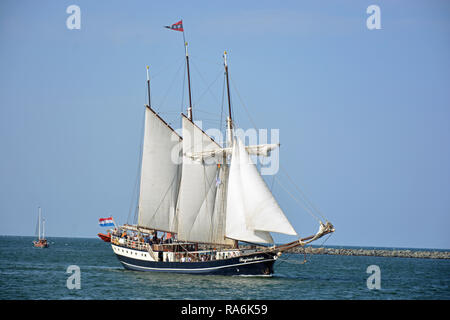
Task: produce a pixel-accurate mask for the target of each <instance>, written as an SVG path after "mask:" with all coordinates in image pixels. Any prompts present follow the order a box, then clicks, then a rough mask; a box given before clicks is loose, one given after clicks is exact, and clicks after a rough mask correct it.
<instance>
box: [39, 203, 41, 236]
mask: <svg viewBox="0 0 450 320" xmlns="http://www.w3.org/2000/svg"><path fill="white" fill-rule="evenodd" d="M38 239H39V240H41V207H39V216H38Z"/></svg>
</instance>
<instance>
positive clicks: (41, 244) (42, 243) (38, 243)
mask: <svg viewBox="0 0 450 320" xmlns="http://www.w3.org/2000/svg"><path fill="white" fill-rule="evenodd" d="M41 227H42V235H41ZM37 229H38V239H37V240H35V241H33V246H34V247H36V248H48V241H47V239H46V238H45V219H43V218H42V210H41V207H39V213H38V228H37Z"/></svg>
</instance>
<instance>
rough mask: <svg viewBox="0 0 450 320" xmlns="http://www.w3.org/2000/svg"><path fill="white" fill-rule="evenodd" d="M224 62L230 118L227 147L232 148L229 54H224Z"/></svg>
mask: <svg viewBox="0 0 450 320" xmlns="http://www.w3.org/2000/svg"><path fill="white" fill-rule="evenodd" d="M223 60H224V66H225V76H226V80H227V94H228V118H227V146H228V147H231V146H232V144H233V124H232V120H231V97H230V82H229V78H228V63H227V52H226V51H224V53H223Z"/></svg>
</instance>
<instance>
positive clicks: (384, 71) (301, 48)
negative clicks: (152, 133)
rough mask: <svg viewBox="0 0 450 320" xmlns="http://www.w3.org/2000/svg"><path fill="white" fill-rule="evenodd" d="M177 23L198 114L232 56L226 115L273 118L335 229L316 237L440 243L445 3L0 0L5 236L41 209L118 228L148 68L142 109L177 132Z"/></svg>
mask: <svg viewBox="0 0 450 320" xmlns="http://www.w3.org/2000/svg"><path fill="white" fill-rule="evenodd" d="M71 4H76V5H78V6H80V8H81V29H80V30H69V29H67V27H66V19H67V17H68V16H69V14H67V13H66V8H67V7H68V6H69V5H71ZM372 4H376V5H378V6H379V7H380V9H381V27H382V29H380V30H368V28H367V27H366V19H367V18H368V17H369V14H367V13H366V9H367V7H368V6H369V5H372ZM181 18H182V19H183V21H184V25H185V29H186V37H187V41H188V42H189V52H190V55H191V60H192V65H191V71H192V87H193V98H194V108H195V109H194V112H195V113H194V117H196V118H197V119H199V118H200V119H204V124H205V125H206V126H214V125H215V126H217V125H218V121H217V114H220V111H221V103H222V88H223V87H222V85H223V74H222V72H223V71H222V53H223V51H224V50H228V51H229V64H230V76H231V78H232V83H233V85H232V87H231V89H232V101H233V108H234V113H235V118H236V119H237V121H238V124H239V125H240V127H242V128H249V127H252V126H253V125H252V121H253V122H254V123H255V124H256V125H257V126H258V127H259V128H268V129H271V128H275V129H279V130H280V141H281V150H280V163H281V166H282V167H283V168H284V170H285V171H287V172H289V174H290V176H291V177H292V178H293V179H294V180H295V181H296V183H297V184H298V185H299V186H300V187H301V188H302V190H303V191H304V192H305V193H306V194H307V195H308V198H309V199H310V200H311V201H312V202H313V203H314V204H315V205H316V207H318V208H319V209H320V211H321V212H322V213H323V215H324V216H326V217H327V218H328V219H329V220H330V221H331V222H333V223H334V225H335V227H336V233H335V234H334V235H333V236H332V237H331V238H330V239H329V240H328V241H327V242H326V244H329V245H355V246H387V247H420V248H450V233H449V232H448V227H449V226H450V150H449V149H450V147H449V146H450V125H449V123H450V90H449V88H450V85H449V84H450V59H449V57H450V2H448V1H342V0H339V1H320V2H319V1H226V2H223V1H214V2H213V1H127V2H124V1H75V0H74V1H8V0H3V1H1V2H0V70H1V72H0V152H1V156H0V217H1V220H0V221H1V223H0V234H8V235H33V234H34V232H35V223H36V217H37V207H38V205H40V206H42V208H43V213H44V215H45V217H46V219H47V224H46V229H47V232H48V235H49V236H69V237H95V236H96V234H97V232H100V231H103V230H104V229H102V228H100V227H99V226H98V218H100V217H106V216H108V215H109V214H112V215H113V217H114V218H115V219H116V221H117V222H119V223H124V222H126V220H127V217H128V213H129V211H130V206H131V204H132V195H133V189H134V184H135V182H136V172H137V165H138V153H139V143H140V139H141V130H142V116H143V105H144V103H145V102H146V87H145V66H146V65H147V64H149V65H150V71H151V74H152V101H153V102H154V105H155V108H156V109H157V110H158V111H159V112H161V114H162V116H163V117H165V118H167V119H168V121H170V122H171V124H172V125H173V126H174V127H178V126H179V122H178V120H176V115H177V114H179V112H180V111H185V106H186V103H187V96H186V95H185V96H184V97H183V96H182V93H183V91H182V88H183V76H184V69H183V68H184V64H183V61H184V60H183V59H184V48H183V40H182V35H181V33H178V32H175V31H170V30H167V29H165V28H163V26H164V25H169V24H172V23H175V22H177V21H178V20H179V19H181ZM234 87H236V88H237V90H238V91H236V89H235V88H234ZM184 93H186V91H185V92H184ZM237 93H239V96H240V98H239V96H238V95H237ZM241 99H242V101H243V103H244V105H245V107H246V108H247V110H248V111H249V113H251V115H252V120H250V119H249V117H248V116H247V112H246V111H245V109H244V108H243V105H242V102H241ZM183 103H184V104H183ZM212 120H215V122H214V121H212ZM280 179H283V177H282V176H281V177H280ZM267 181H268V182H271V178H270V177H269V178H267ZM273 188H274V189H273V191H274V193H275V195H276V196H277V198H278V199H279V202H280V205H281V207H282V208H283V209H284V211H285V212H286V215H287V216H288V218H289V220H290V221H291V222H292V224H293V226H294V228H295V229H296V230H297V231H298V232H299V233H300V234H301V235H303V236H307V235H310V234H311V233H312V232H315V231H316V228H317V224H316V222H315V220H313V219H312V218H311V217H310V216H309V215H308V214H307V213H306V212H305V211H304V210H303V209H302V207H300V206H298V205H297V204H296V203H295V202H294V201H292V199H291V198H290V197H289V196H288V195H287V194H285V193H283V192H282V189H281V188H279V187H278V186H277V184H275V185H274V187H273ZM277 239H280V240H285V238H284V237H280V238H277ZM320 243H321V242H320V241H319V242H318V244H320Z"/></svg>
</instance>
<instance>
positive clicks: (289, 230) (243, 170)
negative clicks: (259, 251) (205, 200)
mask: <svg viewBox="0 0 450 320" xmlns="http://www.w3.org/2000/svg"><path fill="white" fill-rule="evenodd" d="M269 232H278V233H284V234H289V235H297V233H296V232H295V230H294V228H293V227H292V226H291V224H290V223H289V221H288V220H287V218H286V216H285V215H284V213H283V211H282V210H281V208H280V206H279V205H278V203H277V201H276V200H275V198H274V197H273V195H272V193H271V192H270V190H269V189H268V187H267V185H266V183H265V182H264V180H263V178H262V177H261V175H260V174H259V172H258V170H257V168H256V166H255V165H254V164H253V163H252V162H251V159H250V157H249V154H248V153H247V151H246V150H245V147H244V145H243V144H242V142H241V141H240V140H239V139H236V140H235V142H234V145H233V155H232V160H231V168H230V176H229V181H228V196H227V216H226V236H227V237H229V238H233V239H237V240H243V241H248V242H265V243H272V242H273V239H272V237H271V236H270V233H269Z"/></svg>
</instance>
